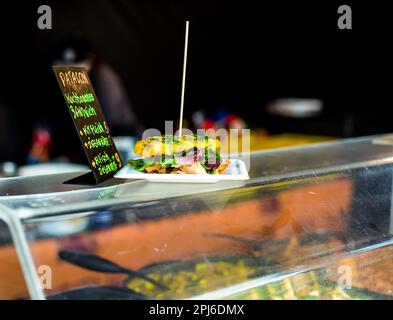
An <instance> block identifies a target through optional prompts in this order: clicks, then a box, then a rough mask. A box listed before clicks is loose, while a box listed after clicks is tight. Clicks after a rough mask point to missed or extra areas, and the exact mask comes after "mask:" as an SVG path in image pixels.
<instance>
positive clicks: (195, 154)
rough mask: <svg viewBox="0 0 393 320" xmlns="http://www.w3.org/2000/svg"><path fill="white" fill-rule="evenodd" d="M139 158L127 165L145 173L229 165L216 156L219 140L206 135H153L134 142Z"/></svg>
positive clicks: (217, 169)
mask: <svg viewBox="0 0 393 320" xmlns="http://www.w3.org/2000/svg"><path fill="white" fill-rule="evenodd" d="M134 151H135V153H136V154H137V155H138V156H140V157H141V158H140V159H134V160H130V161H129V163H130V164H131V166H132V167H133V168H134V169H135V170H137V171H139V172H145V173H161V174H222V173H224V171H225V170H226V169H227V168H228V166H229V165H230V161H229V160H223V159H222V158H221V156H220V141H219V140H217V139H213V138H210V137H208V136H198V135H187V136H182V137H181V138H180V137H177V136H171V135H164V136H153V137H149V138H147V139H146V140H140V141H138V142H137V143H136V144H135V147H134Z"/></svg>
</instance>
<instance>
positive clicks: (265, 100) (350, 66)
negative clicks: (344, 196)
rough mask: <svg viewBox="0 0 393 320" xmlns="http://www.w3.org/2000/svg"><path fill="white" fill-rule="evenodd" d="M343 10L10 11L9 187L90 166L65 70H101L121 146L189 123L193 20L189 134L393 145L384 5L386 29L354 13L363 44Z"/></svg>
mask: <svg viewBox="0 0 393 320" xmlns="http://www.w3.org/2000/svg"><path fill="white" fill-rule="evenodd" d="M42 4H47V5H49V6H50V7H51V8H52V15H53V18H52V23H53V29H52V30H40V29H38V27H37V20H38V17H39V14H37V9H38V7H39V6H40V5H42ZM341 4H343V3H342V2H340V1H325V3H320V2H319V3H318V5H316V4H315V3H313V2H309V1H296V2H290V3H285V2H281V1H274V2H273V3H265V2H264V3H263V4H259V5H256V4H252V3H251V2H247V1H244V2H243V1H242V2H235V3H230V2H229V1H216V0H210V1H196V0H182V1H180V0H172V1H159V2H158V1H157V2H153V1H134V0H105V1H104V0H100V1H93V0H68V1H45V3H42V2H37V1H29V3H27V4H26V3H25V2H23V3H22V1H14V2H13V3H12V4H7V5H3V6H2V10H1V15H2V18H1V19H0V20H1V22H0V33H1V39H2V45H1V47H0V59H1V60H2V63H1V65H2V70H1V76H0V163H1V171H0V172H1V175H3V176H11V175H15V174H17V172H18V171H17V170H18V168H19V169H21V168H22V169H26V167H23V166H26V165H27V166H28V167H27V169H28V168H30V167H31V166H32V165H37V164H44V165H45V164H48V163H62V164H64V163H78V164H85V163H86V160H85V158H84V154H83V150H82V148H81V146H80V142H79V140H78V137H77V134H76V132H75V129H74V127H73V124H72V121H71V118H70V116H69V114H68V111H67V109H66V107H65V103H64V101H63V98H62V96H61V92H60V89H59V88H58V85H57V82H56V80H55V77H54V75H53V72H52V69H51V66H52V65H54V64H67V65H85V66H87V67H88V68H89V70H90V77H91V79H92V82H93V85H94V88H95V90H96V92H97V95H98V97H99V99H100V101H101V104H102V107H103V111H104V114H105V116H106V118H107V120H108V123H109V125H110V128H111V130H112V133H113V135H114V136H117V137H126V140H125V139H124V138H123V139H117V141H119V142H118V143H119V145H120V144H121V145H122V147H121V148H124V149H127V148H129V145H130V143H132V141H134V140H132V139H136V138H137V137H138V136H139V135H140V134H141V132H143V130H144V129H147V128H158V129H159V130H162V131H163V129H164V121H165V120H173V121H175V123H177V121H178V113H179V111H178V110H179V104H180V91H181V76H182V63H183V46H184V28H185V20H187V19H188V20H190V39H189V55H188V70H187V85H186V102H185V121H186V122H185V123H186V126H188V127H190V128H211V127H213V128H220V127H234V128H243V127H246V128H251V130H252V131H251V132H252V133H253V136H252V148H253V149H254V150H261V149H268V148H275V147H283V146H290V145H299V144H304V143H309V142H316V141H326V140H331V139H337V138H344V137H355V136H361V135H371V134H378V133H385V132H392V131H393V125H392V124H391V121H390V119H389V118H390V117H389V116H388V114H389V111H390V105H391V97H390V92H391V81H390V80H389V76H390V75H391V71H392V60H391V59H392V49H391V48H390V46H389V44H388V39H389V37H388V27H387V25H388V23H389V19H388V18H387V17H386V16H387V12H388V11H387V10H384V9H383V5H382V4H381V1H376V2H373V8H374V9H375V10H374V11H373V10H371V11H373V12H374V14H372V15H371V12H370V7H369V5H367V4H364V5H362V4H359V3H353V4H352V3H351V2H348V1H347V2H345V4H350V5H351V6H352V11H353V16H354V17H353V30H339V29H338V28H337V19H338V14H337V8H338V7H339V5H341ZM385 17H386V19H385ZM128 138H130V140H127V139H128ZM21 166H22V167H21ZM27 169H26V170H25V171H23V170H19V174H22V172H24V174H28V170H27ZM45 170H49V169H48V167H47V168H46V169H44V171H45ZM59 170H60V169H59ZM63 170H66V169H65V167H63Z"/></svg>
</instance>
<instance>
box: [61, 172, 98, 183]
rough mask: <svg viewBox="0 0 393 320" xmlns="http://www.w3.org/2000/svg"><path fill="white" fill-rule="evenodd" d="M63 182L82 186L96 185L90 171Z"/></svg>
mask: <svg viewBox="0 0 393 320" xmlns="http://www.w3.org/2000/svg"><path fill="white" fill-rule="evenodd" d="M63 184H74V185H82V186H95V185H97V182H96V179H95V177H94V174H93V172H92V171H90V172H87V173H85V174H82V175H81V176H78V177H75V178H72V179H70V180H67V181H64V182H63Z"/></svg>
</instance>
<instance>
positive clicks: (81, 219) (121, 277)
mask: <svg viewBox="0 0 393 320" xmlns="http://www.w3.org/2000/svg"><path fill="white" fill-rule="evenodd" d="M249 173H250V177H251V179H250V180H248V181H239V182H233V181H232V182H231V181H227V182H219V183H214V184H179V183H151V182H146V181H139V180H128V181H127V180H115V179H113V180H110V181H108V182H106V183H105V184H101V185H98V186H95V187H88V186H75V185H69V184H63V182H64V181H66V180H69V179H70V178H72V177H75V176H76V175H77V174H63V175H48V176H39V177H29V178H9V179H2V180H0V219H1V220H2V222H0V240H1V245H0V271H1V272H0V298H2V299H391V298H393V277H392V272H393V271H392V270H393V246H392V236H391V235H392V231H393V220H392V182H393V180H392V179H393V137H392V136H376V137H366V138H357V139H349V140H341V141H336V142H328V143H321V144H314V145H308V146H303V147H296V148H288V149H278V150H272V151H263V152H256V153H252V154H251V158H250V172H249Z"/></svg>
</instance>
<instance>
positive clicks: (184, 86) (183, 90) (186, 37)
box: [179, 21, 190, 139]
mask: <svg viewBox="0 0 393 320" xmlns="http://www.w3.org/2000/svg"><path fill="white" fill-rule="evenodd" d="M189 25H190V22H189V21H186V35H185V43H184V60H183V81H182V88H181V102H180V123H179V139H181V137H182V129H183V109H184V92H185V89H186V71H187V51H188V30H189Z"/></svg>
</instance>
